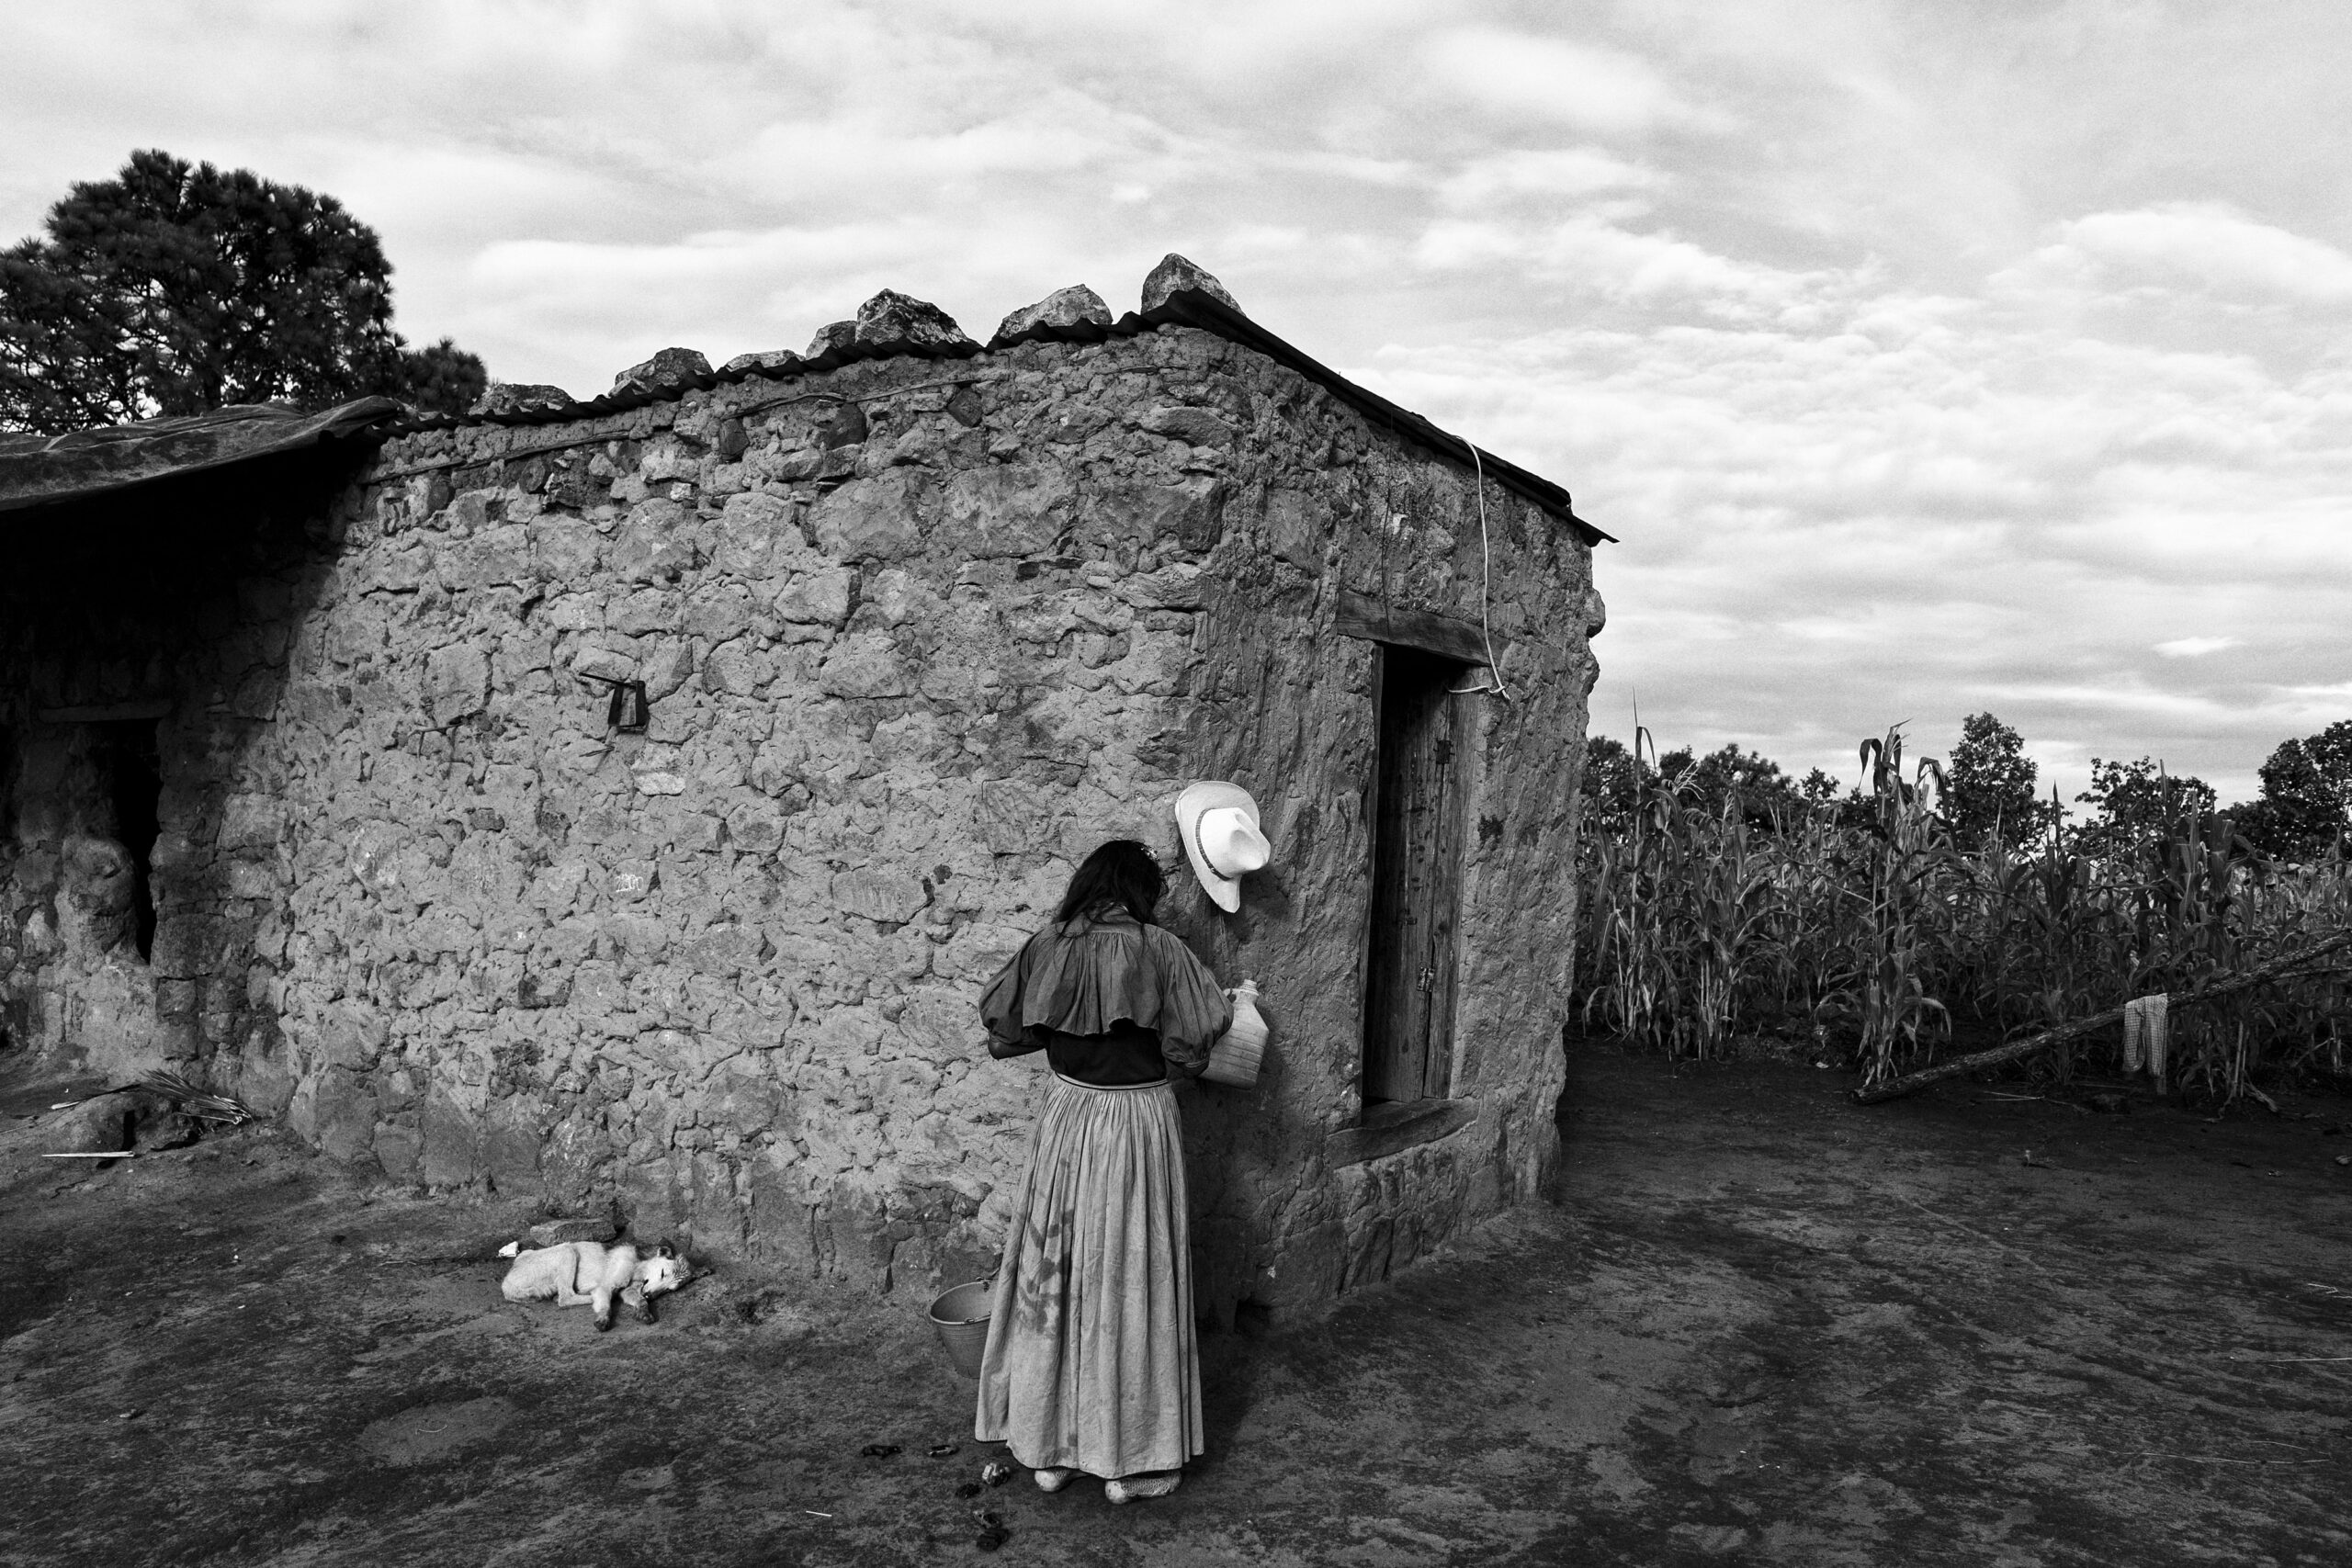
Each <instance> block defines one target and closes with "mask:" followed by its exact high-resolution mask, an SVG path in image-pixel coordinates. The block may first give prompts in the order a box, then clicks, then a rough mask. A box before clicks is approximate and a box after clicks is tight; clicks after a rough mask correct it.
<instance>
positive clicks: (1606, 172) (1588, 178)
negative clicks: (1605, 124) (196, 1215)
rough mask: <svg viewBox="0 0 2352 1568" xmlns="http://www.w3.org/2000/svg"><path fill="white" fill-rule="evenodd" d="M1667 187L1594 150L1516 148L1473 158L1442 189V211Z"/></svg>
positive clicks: (1646, 171) (1647, 171) (1651, 174)
mask: <svg viewBox="0 0 2352 1568" xmlns="http://www.w3.org/2000/svg"><path fill="white" fill-rule="evenodd" d="M1663 183H1664V176H1663V175H1660V174H1659V173H1658V172H1657V170H1656V169H1652V168H1647V167H1645V166H1644V165H1642V164H1633V163H1628V162H1626V161H1625V160H1624V159H1623V158H1619V157H1615V156H1613V155H1611V154H1610V153H1608V152H1601V151H1600V150H1599V149H1598V148H1592V147H1557V148H1545V149H1540V150H1539V149H1532V148H1514V149H1512V150H1511V151H1510V152H1498V153H1495V154H1492V155H1490V156H1487V157H1483V158H1473V159H1470V160H1468V161H1467V162H1465V163H1464V164H1462V165H1461V167H1460V168H1458V169H1457V170H1455V172H1454V173H1453V175H1449V176H1448V177H1447V178H1446V180H1445V183H1444V184H1443V185H1442V186H1440V187H1439V188H1438V193H1437V199H1438V205H1439V206H1441V207H1442V208H1444V209H1447V210H1449V211H1455V212H1459V211H1465V210H1467V211H1476V210H1481V209H1486V208H1488V207H1491V206H1494V205H1496V204H1498V203H1500V202H1511V201H1526V200H1530V199H1533V200H1539V201H1550V202H1557V201H1559V200H1560V199H1562V198H1571V197H1590V196H1597V195H1599V194H1600V193H1601V192H1603V191H1635V190H1646V189H1649V188H1651V187H1653V186H1658V185H1661V184H1663Z"/></svg>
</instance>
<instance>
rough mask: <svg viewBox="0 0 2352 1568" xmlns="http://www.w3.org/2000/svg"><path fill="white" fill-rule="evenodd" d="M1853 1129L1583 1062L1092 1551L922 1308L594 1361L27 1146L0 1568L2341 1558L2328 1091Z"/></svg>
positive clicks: (274, 1177) (2031, 1108)
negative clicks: (1514, 1175) (1208, 1443)
mask: <svg viewBox="0 0 2352 1568" xmlns="http://www.w3.org/2000/svg"><path fill="white" fill-rule="evenodd" d="M1842 1087H1844V1084H1843V1082H1842V1080H1838V1075H1834V1074H1830V1073H1825V1072H1814V1071H1811V1070H1808V1069H1803V1068H1791V1067H1787V1066H1764V1065H1746V1066H1717V1067H1709V1068H1705V1069H1698V1070H1692V1069H1685V1070H1683V1071H1681V1072H1679V1073H1677V1072H1675V1071H1673V1070H1670V1069H1669V1068H1668V1067H1667V1066H1665V1065H1664V1064H1661V1063H1657V1062H1655V1061H1648V1060H1635V1059H1630V1058H1626V1057H1623V1056H1618V1055H1612V1054H1608V1053H1606V1052H1600V1051H1587V1052H1584V1053H1582V1054H1580V1055H1578V1056H1577V1058H1576V1059H1575V1060H1574V1062H1573V1063H1572V1081H1571V1087H1570V1090H1569V1094H1568V1097H1567V1099H1566V1100H1565V1101H1564V1111H1563V1131H1564V1134H1565V1137H1566V1159H1565V1161H1564V1165H1563V1169H1562V1174H1561V1179H1560V1180H1559V1183H1558V1185H1557V1189H1556V1191H1555V1203H1554V1204H1553V1205H1551V1206H1548V1207H1544V1208H1539V1209H1535V1210H1532V1211H1530V1212H1527V1213H1522V1214H1520V1215H1517V1216H1513V1217H1511V1218H1510V1219H1508V1220H1506V1221H1504V1222H1502V1223H1500V1224H1497V1225H1494V1226H1491V1227H1489V1228H1488V1229H1487V1230H1486V1231H1484V1232H1482V1233H1480V1234H1478V1235H1476V1236H1474V1237H1471V1238H1469V1239H1468V1240H1466V1241H1464V1243H1462V1244H1461V1245H1458V1246H1456V1247H1452V1248H1450V1249H1449V1250H1448V1251H1447V1252H1445V1253H1444V1254H1442V1255H1441V1256H1440V1257H1439V1258H1435V1259H1433V1260H1431V1261H1430V1262H1429V1263H1427V1264H1425V1265H1423V1266H1421V1267H1419V1268H1418V1269H1415V1270H1413V1271H1412V1272H1410V1273H1409V1274H1408V1275H1407V1276H1406V1277H1404V1278H1402V1279H1400V1280H1396V1281H1393V1282H1391V1283H1390V1284H1388V1285H1386V1286H1383V1287H1380V1288H1378V1289H1375V1290H1372V1291H1368V1292H1363V1293H1362V1294H1360V1295H1358V1296H1355V1297H1351V1299H1350V1300H1349V1302H1348V1303H1346V1304H1345V1305H1344V1306H1342V1307H1341V1308H1340V1310H1339V1311H1338V1312H1337V1313H1336V1314H1333V1315H1332V1316H1331V1317H1330V1318H1329V1319H1328V1320H1326V1321H1324V1322H1322V1323H1320V1324H1317V1325H1311V1326H1308V1327H1305V1328H1300V1329H1295V1330H1291V1331H1288V1332H1283V1333H1277V1334H1274V1335H1272V1336H1268V1337H1231V1336H1227V1337H1216V1338H1213V1339H1211V1340H1209V1341H1207V1342H1206V1343H1205V1345H1204V1351H1205V1359H1206V1365H1207V1373H1206V1380H1207V1391H1208V1404H1209V1418H1210V1427H1211V1435H1212V1441H1213V1444H1214V1451H1213V1452H1212V1453H1211V1455H1210V1456H1209V1458H1208V1459H1207V1460H1206V1461H1204V1462H1203V1463H1202V1464H1201V1465H1200V1466H1199V1467H1197V1469H1196V1470H1195V1471H1194V1472H1193V1473H1192V1474H1191V1475H1190V1476H1189V1477H1188V1479H1187V1481H1186V1483H1185V1485H1184V1487H1183V1489H1182V1491H1181V1492H1179V1493H1177V1494H1176V1495H1174V1496H1173V1497H1170V1498H1168V1499H1165V1500H1163V1501H1159V1502H1155V1503H1150V1504H1145V1505H1139V1506H1131V1507H1125V1508H1116V1509H1114V1508H1113V1507H1111V1506H1108V1505H1107V1504H1106V1503H1105V1502H1104V1500H1103V1497H1102V1495H1101V1493H1100V1491H1099V1490H1097V1489H1092V1488H1079V1487H1074V1488H1072V1489H1071V1490H1070V1491H1069V1492H1066V1493H1063V1494H1061V1495H1057V1496H1051V1497H1048V1496H1045V1495H1041V1494H1039V1493H1037V1492H1036V1491H1035V1489H1034V1488H1033V1487H1031V1486H1030V1485H1029V1484H1028V1483H1027V1480H1026V1477H1025V1476H1024V1477H1022V1478H1019V1479H1017V1480H1016V1481H1015V1482H1014V1483H1012V1484H1011V1485H1008V1486H1005V1487H1003V1488H1001V1489H999V1490H994V1491H989V1492H987V1493H985V1494H984V1495H981V1496H980V1497H978V1498H976V1499H967V1498H961V1497H958V1496H957V1495H956V1488H957V1487H958V1485H960V1484H964V1483H969V1482H971V1481H972V1479H973V1478H974V1476H975V1475H976V1473H977V1472H978V1468H979V1465H980V1463H981V1462H982V1461H984V1460H986V1459H989V1458H990V1457H993V1455H994V1454H995V1452H996V1451H997V1450H993V1449H989V1448H984V1447H983V1446H982V1445H979V1444H976V1443H975V1442H974V1441H973V1440H972V1438H971V1437H970V1431H971V1427H970V1420H969V1401H970V1385H969V1384H968V1383H966V1382H962V1381H961V1380H959V1379H957V1378H956V1376H955V1375H954V1374H953V1373H952V1372H951V1371H948V1370H947V1367H946V1363H945V1361H944V1359H943V1358H942V1356H941V1355H940V1353H939V1351H938V1349H937V1348H936V1347H935V1345H933V1343H932V1341H931V1340H930V1339H929V1337H928V1331H927V1330H925V1329H924V1328H923V1327H922V1325H921V1323H920V1321H919V1319H918V1318H917V1315H916V1313H917V1307H918V1303H912V1302H909V1301H904V1300H898V1299H887V1300H884V1301H881V1302H873V1301H851V1300H848V1299H845V1298H842V1297H838V1296H832V1295H828V1294H823V1293H821V1292H810V1291H809V1289H808V1288H807V1287H806V1286H803V1285H799V1284H797V1283H796V1282H794V1281H791V1280H781V1279H775V1278H770V1277H764V1276H759V1275H754V1274H752V1273H749V1272H730V1271H722V1272H721V1273H719V1274H717V1275H715V1276H712V1277H709V1278H707V1279H703V1280H697V1281H696V1282H695V1284H694V1285H693V1286H692V1287H691V1288H690V1289H689V1290H688V1291H686V1292H684V1293H683V1294H681V1295H680V1296H678V1297H675V1298H673V1299H672V1303H673V1304H671V1306H670V1308H669V1310H668V1311H667V1312H666V1313H665V1314H664V1316H663V1319H662V1322H661V1323H660V1324H659V1325H654V1326H650V1327H646V1326H641V1325H637V1324H635V1323H632V1322H629V1321H628V1319H627V1318H626V1316H624V1317H623V1319H622V1322H621V1325H620V1326H619V1327H617V1328H616V1329H615V1330H614V1331H613V1332H612V1333H611V1334H609V1335H605V1336H599V1335H597V1334H596V1333H594V1330H593V1328H592V1326H591V1325H590V1323H589V1320H588V1316H587V1314H586V1313H585V1312H584V1311H581V1310H573V1311H569V1312H559V1311H557V1310H555V1309H553V1308H550V1307H545V1306H510V1305H507V1304H505V1303H502V1302H501V1301H500V1300H499V1297H498V1292H497V1280H498V1277H499V1274H500V1272H501V1266H500V1264H499V1263H498V1261H497V1260H496V1259H495V1258H494V1257H493V1256H492V1254H493V1253H494V1251H495V1249H496V1248H497V1247H498V1246H499V1245H500V1244H501V1243H502V1242H503V1241H504V1240H506V1239H508V1238H509V1237H510V1236H511V1235H514V1234H515V1230H516V1228H517V1225H518V1224H519V1222H520V1220H521V1218H522V1217H523V1216H522V1215H521V1214H520V1212H519V1211H516V1210H513V1209H502V1208H500V1207H498V1206H496V1205H494V1204H484V1205H466V1204H460V1203H455V1202H450V1201H425V1200H421V1199H417V1198H414V1197H413V1196H409V1195H406V1194H401V1193H396V1192H393V1191H390V1190H384V1189H372V1190H371V1189H368V1188H366V1187H364V1186H362V1185H360V1184H358V1183H356V1182H355V1181H353V1180H352V1179H350V1178H349V1177H348V1176H347V1175H346V1174H345V1173H343V1172H341V1171H339V1170H338V1169H336V1168H334V1167H332V1166H329V1165H327V1164H325V1163H324V1162H322V1161H319V1160H317V1159H315V1158H312V1157H311V1156H307V1155H305V1154H303V1153H301V1152H300V1150H299V1149H297V1148H296V1147H295V1146H294V1145H293V1144H292V1141H291V1140H290V1139H288V1138H286V1137H284V1136H283V1135H280V1134H272V1133H269V1132H266V1131H262V1132H248V1133H244V1134H230V1135H226V1136H222V1137H219V1138H215V1139H212V1140H209V1141H208V1142H206V1143H204V1144H201V1145H198V1146H196V1147H194V1148H190V1149H185V1150H178V1151H174V1152H171V1153H168V1154H164V1155H161V1156H149V1157H142V1158H141V1159H139V1160H137V1161H135V1162H130V1163H127V1164H124V1165H121V1166H118V1167H115V1168H109V1169H107V1170H105V1171H101V1172H99V1173H97V1174H95V1175H88V1176H86V1177H85V1173H84V1172H83V1171H81V1170H74V1171H68V1172H64V1173H61V1172H60V1171H58V1170H57V1169H56V1168H54V1166H53V1165H52V1164H51V1162H47V1161H43V1160H40V1159H39V1158H37V1157H35V1151H37V1150H38V1149H39V1147H40V1139H39V1123H37V1122H18V1123H16V1124H15V1126H14V1130H10V1131H0V1183H4V1184H5V1185H0V1232H4V1233H5V1234H0V1241H5V1243H6V1249H7V1252H6V1256H7V1257H8V1258H9V1260H10V1262H9V1267H8V1269H7V1270H6V1274H5V1278H0V1390H5V1398H0V1465H5V1467H6V1473H7V1474H8V1475H9V1476H10V1477H11V1485H10V1487H9V1489H8V1490H9V1505H8V1509H7V1515H8V1529H7V1531H6V1535H5V1536H0V1560H4V1561H6V1562H43V1563H92V1564H96V1563H108V1564H114V1563H133V1562H136V1563H175V1562H186V1563H198V1562H239V1563H256V1564H272V1565H292V1564H313V1563H315V1564H362V1563H366V1564H376V1563H445V1562H446V1563H467V1564H474V1563H496V1564H537V1563H558V1562H562V1563H571V1562H582V1561H595V1562H602V1563H607V1564H616V1565H618V1564H628V1563H637V1562H664V1563H684V1562H693V1563H697V1564H702V1563H714V1564H729V1563H739V1562H740V1563H767V1564H809V1565H816V1564H844V1565H846V1564H868V1563H871V1564H888V1563H900V1562H906V1563H929V1562H959V1561H1001V1562H1024V1563H1104V1564H1137V1565H1176V1564H1209V1563H1295V1564H1323V1563H1342V1564H1361V1565H1363V1568H1383V1565H1389V1564H1397V1565H1404V1564H1424V1563H1428V1564H1434V1563H1478V1564H1485V1563H1514V1562H1526V1563H1544V1562H1573V1563H1577V1564H1608V1563H1628V1564H1634V1563H1638V1564H1644V1565H1659V1564H1674V1563H1683V1562H1694V1563H1695V1562H1747V1563H1792V1564H1808V1565H1810V1564H1843V1563H1852V1564H1873V1565H1875V1564H1896V1563H1901V1564H1942V1563H1951V1564H1970V1565H1980V1564H2018V1565H2025V1564H2044V1563H2048V1564H2060V1563H2098V1564H2109V1563H2131V1564H2134V1565H2154V1564H2168V1563H2208V1562H2226V1563H2231V1564H2260V1563H2279V1564H2287V1563H2295V1564H2313V1565H2318V1564H2335V1563H2341V1562H2346V1561H2352V1530H2347V1529H2346V1527H2345V1525H2344V1523H2343V1522H2342V1515H2341V1510H2340V1508H2339V1507H2338V1506H2337V1505H2338V1500H2339V1499H2340V1498H2341V1497H2342V1496H2343V1495H2344V1493H2345V1488H2346V1483H2347V1482H2352V1462H2348V1461H2347V1460H2346V1448H2345V1441H2344V1439H2345V1431H2346V1423H2347V1419H2352V1359H2346V1358H2352V1264H2347V1261H2346V1254H2345V1251H2344V1240H2343V1238H2344V1237H2345V1235H2346V1219H2347V1218H2352V1168H2346V1167H2339V1166H2337V1165H2336V1164H2335V1156H2336V1155H2337V1154H2338V1153H2339V1152H2347V1153H2352V1149H2347V1145H2352V1138H2346V1137H2337V1136H2330V1135H2327V1129H2328V1127H2329V1125H2330V1123H2331V1121H2332V1120H2333V1119H2334V1118H2335V1117H2336V1116H2338V1115H2340V1114H2343V1113H2344V1111H2345V1108H2344V1107H2343V1106H2342V1105H2341V1102H2324V1103H2321V1102H2314V1103H2312V1104H2305V1105H2293V1104H2290V1105H2289V1106H2288V1107H2287V1110H2288V1111H2289V1112H2290V1114H2288V1115H2286V1116H2283V1117H2279V1118H2275V1119H2274V1118H2272V1117H2270V1116H2268V1115H2267V1114H2260V1113H2257V1114H2256V1116H2255V1117H2252V1118H2247V1117H2234V1116H2233V1117H2231V1118H2228V1119H2225V1120H2222V1121H2219V1122H2213V1121H2207V1120H2205V1119H2204V1118H2203V1117H2202V1116H2201V1115H2199V1113H2197V1112H2194V1111H2183V1110H2179V1109H2176V1108H2168V1107H2162V1106H2157V1105H2154V1104H2153V1103H2150V1102H2144V1101H2143V1103H2141V1104H2140V1105H2139V1106H2138V1107H2137V1109H2136V1111H2135V1112H2134V1113H2133V1114H2131V1115H2125V1116H2092V1115H2088V1114H2085V1113H2083V1112H2081V1111H2076V1110H2075V1109H2074V1108H2073V1107H2071V1106H2067V1105H2063V1104H2059V1103H2056V1102H2053V1101H2048V1100H2016V1101H2011V1100H1993V1099H1991V1098H1989V1096H1990V1094H1991V1092H1992V1091H1987V1090H1984V1089H1970V1088H1967V1087H1962V1088H1959V1089H1953V1090H1951V1091H1949V1092H1947V1093H1946V1094H1944V1095H1943V1096H1942V1097H1941V1098H1939V1099H1934V1100H1915V1101H1907V1102H1903V1103H1899V1104H1895V1105H1891V1106H1886V1107H1882V1108H1878V1109H1875V1110H1871V1111H1862V1110H1857V1109H1855V1108H1852V1107H1850V1106H1849V1105H1847V1104H1845V1103H1844V1102H1843V1101H1842V1100H1841V1099H1840V1098H1839V1095H1838V1089H1840V1088H1842ZM2029 1150H2030V1160H2031V1163H2027V1159H2028V1151H2029ZM57 1163H60V1164H62V1163H64V1162H57ZM869 1443H891V1444H897V1445H899V1448H900V1450H901V1451H900V1452H899V1453H898V1454H896V1455H894V1456H892V1457H889V1458H885V1459H865V1458H862V1457H860V1454H859V1450H860V1449H861V1448H862V1447H864V1446H865V1445H866V1444H869ZM949 1443H953V1444H956V1445H958V1447H957V1451H956V1452H955V1453H954V1454H952V1455H948V1456H945V1457H942V1458H938V1459H933V1458H928V1457H925V1450H927V1449H928V1448H930V1447H931V1446H933V1445H935V1444H949ZM975 1508H984V1509H987V1510H990V1511H993V1512H994V1513H996V1514H998V1515H1000V1516H1001V1518H1002V1522H1003V1524H1004V1526H1005V1527H1006V1528H1007V1529H1009V1531H1010V1539H1009V1540H1007V1541H1006V1543H1005V1544H1004V1546H1003V1547H1002V1549H1001V1551H999V1552H998V1553H997V1554H996V1555H995V1557H993V1558H989V1557H987V1556H985V1555H984V1554H983V1553H982V1552H981V1551H979V1550H978V1547H977V1545H976V1544H975V1541H974V1536H975V1534H976V1532H977V1531H978V1529H980V1524H979V1522H978V1521H976V1520H975V1519H974V1518H973V1517H972V1511H973V1510H974V1509H975Z"/></svg>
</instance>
